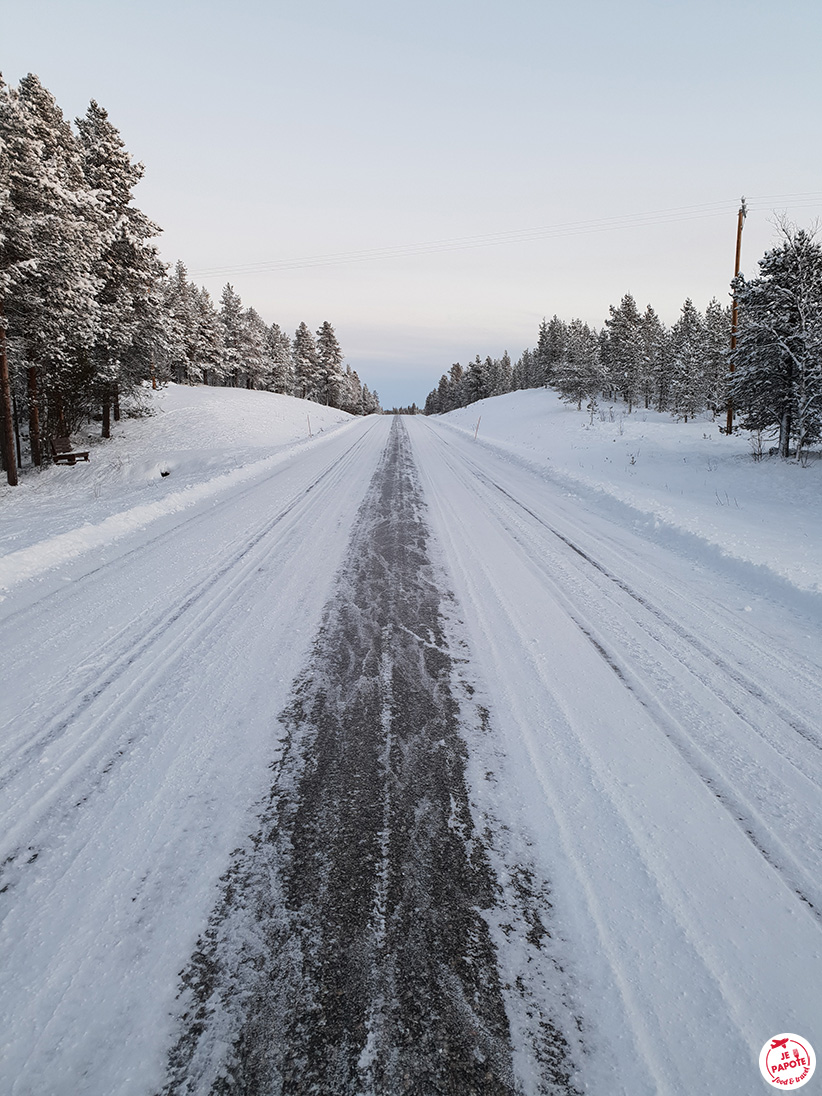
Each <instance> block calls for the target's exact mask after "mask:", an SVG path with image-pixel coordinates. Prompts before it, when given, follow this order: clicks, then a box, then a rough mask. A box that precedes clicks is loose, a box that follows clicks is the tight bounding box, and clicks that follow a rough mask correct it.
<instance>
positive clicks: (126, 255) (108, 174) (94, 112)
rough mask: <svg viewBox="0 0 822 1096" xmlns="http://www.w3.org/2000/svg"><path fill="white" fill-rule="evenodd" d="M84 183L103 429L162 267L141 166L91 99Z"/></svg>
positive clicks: (129, 381) (132, 378)
mask: <svg viewBox="0 0 822 1096" xmlns="http://www.w3.org/2000/svg"><path fill="white" fill-rule="evenodd" d="M77 130H78V133H79V144H80V148H81V152H82V166H83V175H84V178H85V182H86V185H87V186H88V187H89V188H90V190H91V191H93V193H94V194H95V196H96V199H97V210H98V231H99V235H100V248H99V251H98V253H97V255H96V257H95V261H94V275H95V277H96V279H97V283H98V288H97V304H98V309H99V317H98V322H97V327H96V331H95V338H94V344H93V346H92V351H91V353H92V358H93V362H94V369H95V388H96V390H97V394H98V398H99V400H100V402H101V404H102V406H103V436H104V437H108V435H109V417H108V412H109V408H110V405H111V403H112V402H113V401H114V400H116V399H117V398H118V397H119V395H120V394H121V393H123V392H124V391H126V390H129V389H132V388H134V387H135V386H136V385H137V384H138V383H139V381H140V380H141V379H142V376H141V374H142V371H143V370H142V368H141V364H140V363H134V364H135V365H137V372H133V373H129V371H128V370H127V368H126V367H127V364H128V362H129V360H130V357H131V356H130V355H129V351H130V350H131V348H132V347H133V345H134V343H135V341H136V340H137V339H138V337H139V336H138V328H139V327H140V326H141V325H148V324H156V323H157V322H158V316H157V314H156V313H157V307H158V304H159V300H158V297H157V294H156V292H155V290H156V288H157V286H158V284H159V282H160V280H161V278H162V277H163V276H164V273H165V271H164V267H163V266H162V264H161V263H160V260H159V257H158V255H157V249H156V247H155V246H154V245H153V244H152V243H150V242H149V241H151V240H152V239H153V238H154V237H155V236H157V235H158V234H159V232H160V229H159V227H158V226H157V225H155V224H153V223H152V222H151V221H149V219H148V218H147V217H146V216H145V214H144V213H142V212H141V211H140V210H139V209H137V208H136V207H135V206H134V205H133V204H132V202H133V199H134V187H135V186H136V184H137V183H138V182H139V180H140V179H141V178H142V176H143V171H144V168H143V165H142V164H139V163H135V162H134V161H132V159H131V156H130V155H129V153H128V151H127V150H126V147H125V145H124V143H123V140H122V138H121V136H120V134H119V132H118V130H117V129H115V127H114V126H113V125H112V124H111V122H110V121H109V118H108V114H107V112H106V111H105V110H104V109H103V108H102V107H101V106H99V105H98V104H97V103H96V102H95V101H94V100H93V99H92V101H91V103H90V104H89V108H88V110H87V111H86V114H85V116H84V117H83V118H78V119H77Z"/></svg>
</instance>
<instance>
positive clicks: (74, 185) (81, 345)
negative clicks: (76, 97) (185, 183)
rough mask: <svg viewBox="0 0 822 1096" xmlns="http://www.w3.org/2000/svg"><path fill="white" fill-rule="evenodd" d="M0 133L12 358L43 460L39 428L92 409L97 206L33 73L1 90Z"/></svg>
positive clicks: (63, 424)
mask: <svg viewBox="0 0 822 1096" xmlns="http://www.w3.org/2000/svg"><path fill="white" fill-rule="evenodd" d="M0 139H2V141H3V145H4V155H5V156H7V157H8V163H9V172H8V184H9V186H8V190H9V197H8V202H7V204H8V205H9V206H10V211H11V216H10V218H9V219H8V220H7V221H6V222H5V223H4V236H5V241H4V244H3V256H2V258H0V266H2V267H3V269H4V271H5V272H6V278H5V281H6V289H5V293H6V296H5V316H6V321H7V325H8V327H7V337H8V348H9V358H10V360H11V362H12V365H13V367H14V371H15V372H16V374H17V376H18V378H20V377H22V376H25V379H26V386H25V393H24V396H25V399H26V402H27V405H28V412H29V436H30V442H31V449H32V460H33V461H34V463H35V464H39V463H40V461H41V458H42V445H41V435H42V433H43V432H45V433H47V434H48V433H53V434H65V433H68V432H69V431H70V430H71V429H73V428H74V426H75V425H76V424H77V422H78V421H79V418H80V416H81V415H82V414H83V413H84V412H85V411H87V410H88V409H89V406H90V399H91V395H92V392H93V388H94V365H93V360H92V354H91V350H92V347H93V345H94V341H95V337H96V333H97V326H98V319H99V306H98V302H97V290H98V288H99V282H98V279H97V276H96V272H95V264H96V259H97V256H98V255H99V254H100V252H101V250H102V246H103V240H102V230H101V224H102V220H101V210H100V206H99V204H98V200H97V197H96V195H95V194H94V193H93V192H92V191H91V189H90V188H89V186H88V185H87V183H86V181H85V177H84V173H83V161H82V152H81V149H80V146H79V144H78V141H77V139H76V137H75V136H74V134H73V132H72V130H71V127H70V126H69V125H68V123H67V122H66V120H65V118H64V117H63V114H62V112H61V111H60V108H59V107H58V106H57V103H56V102H55V100H54V98H53V96H52V95H51V94H50V93H49V92H48V91H47V90H46V89H45V88H44V87H43V85H42V84H41V83H40V81H39V80H38V79H37V77H36V76H33V75H29V76H26V77H25V78H24V79H23V80H21V81H20V84H19V87H18V88H17V89H7V88H5V87H4V88H3V89H2V94H0ZM21 394H22V393H21Z"/></svg>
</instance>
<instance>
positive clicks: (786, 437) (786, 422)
mask: <svg viewBox="0 0 822 1096" xmlns="http://www.w3.org/2000/svg"><path fill="white" fill-rule="evenodd" d="M790 443H791V409H790V407H784V408H783V409H782V418H781V419H780V420H779V455H780V457H785V458H786V457H787V456H788V453H789V451H790V447H791V444H790Z"/></svg>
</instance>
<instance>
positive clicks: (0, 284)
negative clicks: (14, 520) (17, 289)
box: [0, 76, 17, 487]
mask: <svg viewBox="0 0 822 1096" xmlns="http://www.w3.org/2000/svg"><path fill="white" fill-rule="evenodd" d="M7 95H8V89H7V88H6V85H5V83H4V82H3V78H2V77H1V76H0V463H2V468H3V471H4V472H5V473H6V479H7V481H8V484H9V486H10V487H16V486H17V456H16V454H15V452H14V426H13V420H12V399H11V378H10V375H9V361H8V353H7V351H6V310H5V302H6V297H7V295H8V292H9V290H10V289H11V287H12V285H13V284H14V281H15V274H16V273H17V271H16V262H15V259H16V256H15V250H14V240H13V236H12V232H13V230H12V228H11V226H12V224H13V221H14V219H15V213H16V211H15V209H14V206H13V205H12V201H11V170H12V168H11V163H10V160H9V150H8V147H7V146H6V144H5V142H4V140H3V132H4V123H3V115H4V111H5V110H6V97H7Z"/></svg>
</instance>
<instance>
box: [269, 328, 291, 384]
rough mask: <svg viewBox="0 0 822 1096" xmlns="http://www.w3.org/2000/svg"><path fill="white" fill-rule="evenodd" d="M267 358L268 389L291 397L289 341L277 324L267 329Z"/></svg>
mask: <svg viewBox="0 0 822 1096" xmlns="http://www.w3.org/2000/svg"><path fill="white" fill-rule="evenodd" d="M267 338H268V356H269V358H270V359H271V379H270V382H269V384H270V387H271V390H272V392H279V393H281V394H282V395H286V396H291V395H293V394H294V360H293V358H292V354H291V339H289V337H288V335H286V333H285V332H284V331H282V330H280V327H279V325H278V324H276V323H273V324H272V325H271V327H269V329H268V336H267Z"/></svg>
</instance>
